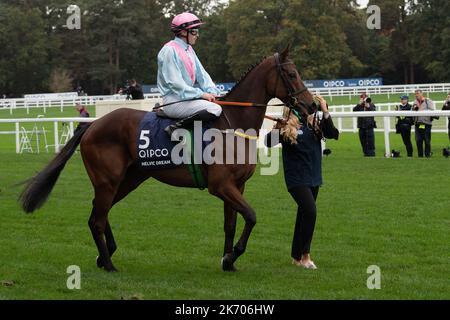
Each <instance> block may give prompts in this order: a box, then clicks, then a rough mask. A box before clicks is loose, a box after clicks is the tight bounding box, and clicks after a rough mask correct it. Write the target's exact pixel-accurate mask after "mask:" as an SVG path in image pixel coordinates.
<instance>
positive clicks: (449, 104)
mask: <svg viewBox="0 0 450 320" xmlns="http://www.w3.org/2000/svg"><path fill="white" fill-rule="evenodd" d="M442 110H450V92H449V93H448V95H447V99H446V100H445V102H444V105H443V106H442ZM448 140H450V117H448Z"/></svg>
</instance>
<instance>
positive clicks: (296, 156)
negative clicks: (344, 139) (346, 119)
mask: <svg viewBox="0 0 450 320" xmlns="http://www.w3.org/2000/svg"><path fill="white" fill-rule="evenodd" d="M320 127H321V129H322V132H323V134H324V137H325V138H332V139H336V140H337V139H338V137H339V131H338V130H337V129H336V128H335V127H334V125H333V121H332V120H331V118H328V119H324V120H323V121H321V124H320ZM274 134H278V141H279V142H280V143H281V145H282V155H283V168H284V180H285V182H286V186H287V188H288V190H290V189H292V188H294V187H299V186H307V187H317V186H320V185H322V146H321V143H320V140H321V139H320V138H318V137H317V136H316V135H315V134H314V131H313V130H312V129H309V128H308V127H307V126H305V125H304V124H302V127H301V128H300V129H299V130H298V131H297V144H291V142H290V141H284V139H283V137H282V136H281V135H280V133H279V131H271V132H270V133H268V134H267V135H266V139H265V144H266V146H267V147H273V146H274V145H276V143H275V141H276V140H275V139H274V138H275V137H274V136H273V135H274ZM273 140H275V141H273Z"/></svg>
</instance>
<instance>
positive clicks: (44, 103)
mask: <svg viewBox="0 0 450 320" xmlns="http://www.w3.org/2000/svg"><path fill="white" fill-rule="evenodd" d="M416 89H421V90H422V91H423V92H425V93H432V92H446V93H447V92H450V83H430V84H412V85H392V86H377V87H346V88H311V89H310V91H311V92H313V93H315V94H320V95H323V96H327V97H330V101H331V102H332V101H333V96H334V97H339V96H348V97H349V100H351V98H352V97H353V96H357V95H359V94H361V93H363V92H366V93H367V94H369V95H374V94H387V95H388V98H390V95H397V96H396V100H397V98H398V95H399V94H406V93H412V92H414V91H415V90H416ZM144 96H145V98H147V99H155V98H156V99H158V98H161V95H160V94H158V93H155V94H145V95H144ZM125 99H126V96H125V95H118V94H116V95H104V96H80V97H76V98H62V99H54V98H53V99H49V98H27V99H23V98H22V99H0V109H2V108H3V109H5V108H8V109H9V111H10V114H12V113H13V110H14V109H26V110H27V114H29V111H30V108H37V107H39V108H44V113H45V112H46V109H47V108H50V107H59V108H60V109H61V112H62V111H63V108H64V107H68V106H74V105H75V103H77V102H79V103H81V104H84V105H94V104H95V102H96V101H98V100H125Z"/></svg>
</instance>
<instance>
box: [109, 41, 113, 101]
mask: <svg viewBox="0 0 450 320" xmlns="http://www.w3.org/2000/svg"><path fill="white" fill-rule="evenodd" d="M108 51H109V52H108V53H109V70H110V72H109V93H110V94H114V91H113V90H114V88H113V77H114V75H113V70H114V64H113V48H112V43H111V41H110V42H109V50H108Z"/></svg>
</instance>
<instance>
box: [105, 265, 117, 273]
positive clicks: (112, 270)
mask: <svg viewBox="0 0 450 320" xmlns="http://www.w3.org/2000/svg"><path fill="white" fill-rule="evenodd" d="M105 271H106V272H119V270H117V269H116V268H115V267H114V266H111V267H109V268H107V267H105Z"/></svg>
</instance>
